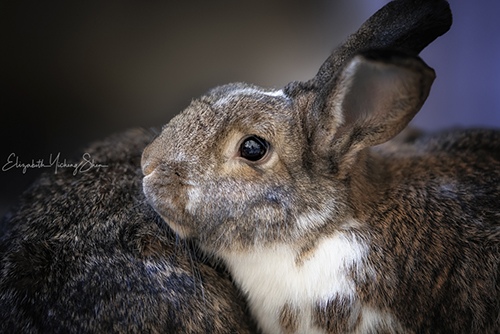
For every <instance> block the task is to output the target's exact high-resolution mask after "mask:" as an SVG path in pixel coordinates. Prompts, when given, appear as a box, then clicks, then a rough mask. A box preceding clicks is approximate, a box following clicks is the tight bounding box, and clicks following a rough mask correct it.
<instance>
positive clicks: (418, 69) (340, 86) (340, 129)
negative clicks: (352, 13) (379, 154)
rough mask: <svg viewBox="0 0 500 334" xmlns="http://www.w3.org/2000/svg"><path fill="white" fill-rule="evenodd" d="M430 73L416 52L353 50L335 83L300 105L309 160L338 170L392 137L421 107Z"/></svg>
mask: <svg viewBox="0 0 500 334" xmlns="http://www.w3.org/2000/svg"><path fill="white" fill-rule="evenodd" d="M434 78H435V74H434V71H433V70H432V69H431V68H429V67H428V66H427V65H426V64H425V63H424V62H423V61H422V60H421V59H420V58H418V57H416V56H409V55H406V54H403V53H400V52H395V51H387V50H383V51H381V50H379V51H370V52H364V53H361V54H359V55H356V56H355V57H353V58H352V59H351V60H350V61H349V62H347V64H346V65H345V66H344V67H343V68H342V69H341V70H340V71H339V73H338V75H337V77H336V78H335V80H334V84H333V85H331V86H330V85H329V86H326V87H325V88H324V89H323V90H321V91H319V92H318V95H316V94H314V95H315V96H312V98H313V99H314V101H315V103H312V104H306V106H308V107H304V104H303V105H302V108H301V112H302V113H303V114H302V117H303V119H304V124H305V130H306V132H307V137H308V142H309V143H310V145H311V153H312V154H314V157H312V158H311V159H313V160H314V161H316V162H319V161H318V159H320V160H323V161H324V162H326V164H324V163H320V164H319V166H323V168H325V167H326V168H327V169H328V170H329V171H330V172H331V171H338V170H339V169H342V168H344V167H346V166H349V165H350V163H352V162H353V161H354V159H355V157H356V155H357V153H358V152H359V151H360V150H362V149H363V148H366V147H369V146H374V145H377V144H381V143H383V142H385V141H387V140H389V139H391V138H392V137H394V136H395V135H397V134H398V133H399V132H401V131H402V130H403V129H404V128H405V127H406V126H407V124H408V123H409V122H410V120H411V119H412V118H413V117H414V116H415V114H416V113H417V112H418V111H419V110H420V108H421V107H422V105H423V103H424V102H425V100H426V98H427V96H428V94H429V91H430V88H431V85H432V82H433V81H434ZM330 87H331V88H330Z"/></svg>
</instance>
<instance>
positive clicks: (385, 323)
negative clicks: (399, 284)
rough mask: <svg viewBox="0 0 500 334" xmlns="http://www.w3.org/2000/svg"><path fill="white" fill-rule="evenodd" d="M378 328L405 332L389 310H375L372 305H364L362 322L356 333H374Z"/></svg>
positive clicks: (393, 331) (391, 331)
mask: <svg viewBox="0 0 500 334" xmlns="http://www.w3.org/2000/svg"><path fill="white" fill-rule="evenodd" d="M376 328H381V329H383V330H384V333H385V332H386V331H390V333H394V334H396V333H405V330H404V328H403V327H402V326H401V324H400V323H399V321H397V320H396V319H395V318H394V316H393V315H392V314H390V313H387V312H382V311H378V310H375V309H373V308H371V307H363V309H362V310H361V323H360V324H359V326H358V328H357V331H356V334H363V333H372V332H373V331H374V330H375V329H376Z"/></svg>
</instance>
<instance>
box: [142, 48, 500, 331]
mask: <svg viewBox="0 0 500 334" xmlns="http://www.w3.org/2000/svg"><path fill="white" fill-rule="evenodd" d="M320 75H321V74H320ZM433 80H434V71H433V70H431V69H430V68H429V67H427V65H425V63H423V61H422V60H421V59H419V58H418V57H415V56H412V55H408V54H405V53H400V52H396V51H385V50H378V51H367V52H360V53H358V54H357V55H354V56H353V57H352V58H351V59H349V60H348V61H347V62H346V64H345V65H344V66H342V67H341V68H340V69H339V71H337V72H336V73H334V75H333V79H332V81H331V82H329V83H328V84H325V85H317V84H315V82H316V83H317V82H321V80H317V81H315V82H313V83H311V82H309V83H305V84H302V83H292V84H290V85H288V86H286V87H285V88H284V89H282V90H266V89H261V88H258V87H255V86H252V85H246V84H230V85H226V86H222V87H219V88H216V89H214V90H212V91H210V92H209V93H207V95H205V96H203V97H201V98H200V99H198V100H195V101H193V103H192V104H191V105H190V106H189V107H188V108H187V109H186V110H184V112H182V113H181V114H180V115H178V116H177V117H175V118H174V119H173V120H172V121H171V122H170V123H168V124H167V125H166V126H165V128H164V130H163V132H162V133H161V134H160V136H159V137H158V138H157V139H155V141H153V143H151V144H150V145H149V146H148V147H147V148H146V149H145V151H144V153H143V158H142V167H143V172H144V175H145V177H144V180H143V188H144V192H145V194H146V197H147V198H148V200H149V202H150V203H151V205H152V206H153V207H154V208H155V209H156V211H157V212H158V213H159V214H160V215H161V216H162V217H163V218H164V220H165V221H166V222H167V223H168V224H169V225H170V226H171V227H172V229H173V230H174V231H176V232H177V233H178V234H179V235H180V236H181V237H183V238H193V239H195V240H196V241H197V242H198V243H199V245H200V246H201V248H202V249H203V250H204V251H205V252H206V253H207V254H210V255H213V256H215V257H217V258H220V259H221V260H222V261H223V262H224V263H225V264H226V265H227V267H228V269H229V271H230V273H231V274H232V276H233V278H234V280H235V282H236V283H237V285H238V286H239V287H240V289H241V291H242V292H243V293H244V294H245V295H246V297H247V300H248V303H249V306H250V309H251V311H252V314H253V315H254V317H255V318H256V320H257V322H258V325H259V327H260V328H261V330H262V331H263V332H264V333H498V332H499V330H500V323H499V319H500V294H499V291H500V289H499V287H500V285H499V282H498V274H499V262H500V209H499V207H498V203H500V132H499V131H495V130H457V131H449V132H443V133H439V134H433V135H425V134H421V135H410V136H408V138H406V140H405V139H398V140H395V141H393V142H391V141H389V140H390V139H391V138H393V137H394V136H396V135H397V134H398V133H400V132H401V131H402V130H403V129H404V128H405V127H406V126H407V124H408V122H409V121H410V120H411V119H412V117H413V116H414V115H415V114H416V113H417V112H418V110H419V109H420V107H421V106H422V104H423V103H424V101H425V99H426V97H427V95H428V93H429V90H430V87H431V84H432V82H433ZM384 143H385V144H384ZM172 194H175V196H173V195H172Z"/></svg>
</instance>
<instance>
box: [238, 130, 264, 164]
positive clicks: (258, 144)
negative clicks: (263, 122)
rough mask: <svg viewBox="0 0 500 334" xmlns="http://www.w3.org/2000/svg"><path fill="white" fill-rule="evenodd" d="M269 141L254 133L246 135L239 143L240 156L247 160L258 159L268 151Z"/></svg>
mask: <svg viewBox="0 0 500 334" xmlns="http://www.w3.org/2000/svg"><path fill="white" fill-rule="evenodd" d="M269 146H270V145H269V143H268V142H267V141H266V140H265V139H262V138H260V137H259V136H256V135H251V136H248V137H246V138H245V139H244V140H243V141H242V142H241V145H240V156H241V157H242V158H244V159H247V160H248V161H259V160H261V159H263V158H264V157H265V156H266V154H267V152H268V151H269Z"/></svg>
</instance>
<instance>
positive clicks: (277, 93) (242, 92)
mask: <svg viewBox="0 0 500 334" xmlns="http://www.w3.org/2000/svg"><path fill="white" fill-rule="evenodd" d="M259 95H264V96H270V97H280V98H285V99H286V98H287V96H286V95H285V93H284V92H283V90H282V89H279V90H271V91H265V90H260V89H257V88H252V87H245V88H240V89H235V90H232V91H230V92H229V93H227V94H226V95H224V96H223V97H221V98H220V99H218V100H217V101H215V103H214V105H215V106H217V107H220V106H224V105H226V104H228V103H229V102H231V101H232V100H233V99H234V98H235V97H239V96H255V97H257V98H258V97H259Z"/></svg>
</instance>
